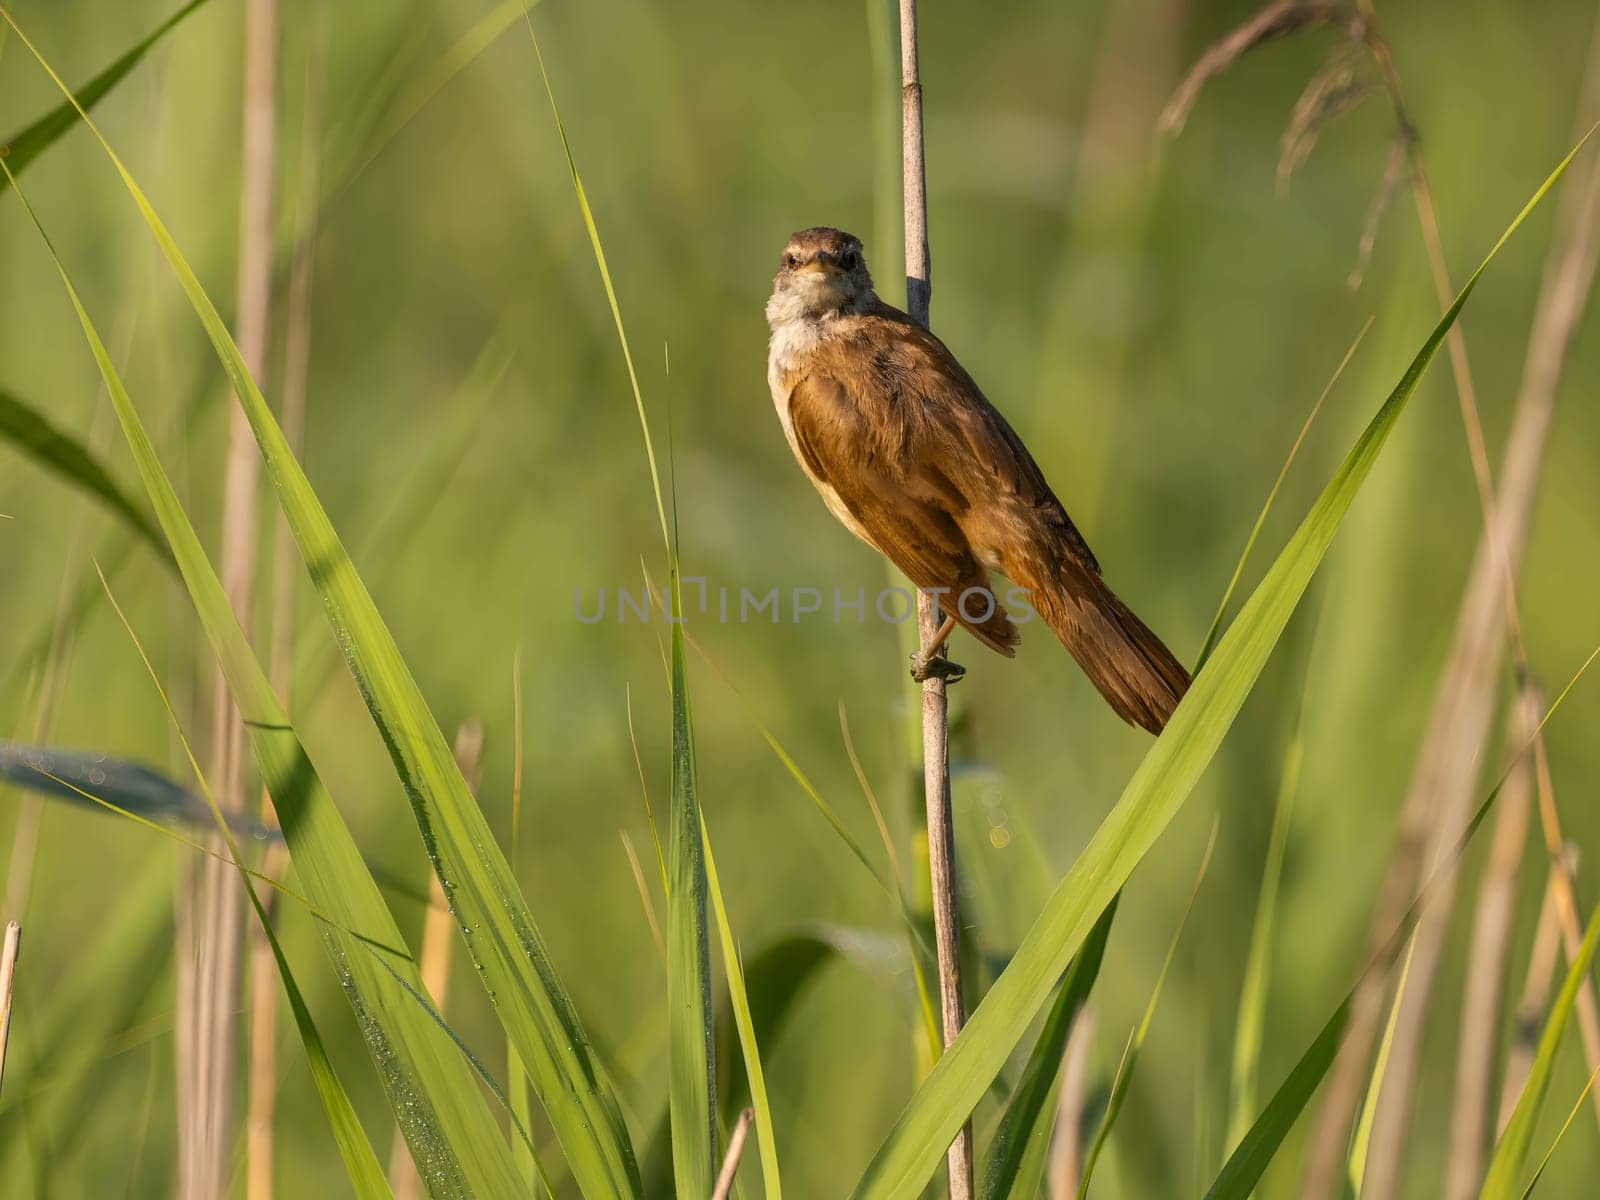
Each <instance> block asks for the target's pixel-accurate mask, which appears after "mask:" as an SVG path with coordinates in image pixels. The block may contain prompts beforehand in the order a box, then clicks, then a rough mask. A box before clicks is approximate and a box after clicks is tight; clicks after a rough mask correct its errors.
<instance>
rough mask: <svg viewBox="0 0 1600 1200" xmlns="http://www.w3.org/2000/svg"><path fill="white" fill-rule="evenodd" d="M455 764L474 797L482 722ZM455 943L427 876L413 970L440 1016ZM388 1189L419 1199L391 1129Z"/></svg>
mask: <svg viewBox="0 0 1600 1200" xmlns="http://www.w3.org/2000/svg"><path fill="white" fill-rule="evenodd" d="M455 754H456V765H457V766H459V767H460V768H461V774H462V777H463V778H464V779H466V781H467V786H468V787H469V788H471V789H472V794H473V795H474V796H476V795H477V794H478V782H479V778H480V775H481V771H480V764H481V762H482V760H483V723H482V722H481V721H476V720H473V721H463V722H462V723H461V724H460V725H459V726H458V727H457V728H456V744H455ZM455 940H456V921H455V917H453V916H452V915H451V913H450V905H449V903H448V902H447V901H446V900H445V895H444V888H443V887H442V886H441V885H440V883H439V877H438V875H436V874H434V873H432V872H429V874H428V911H427V912H426V913H425V914H424V915H423V918H422V950H421V952H420V953H419V954H418V955H417V969H418V971H419V972H420V974H421V975H422V986H423V987H425V988H427V990H428V995H429V997H431V998H432V1000H433V1006H434V1008H436V1009H437V1010H438V1011H439V1015H440V1016H441V1017H442V1016H444V1014H445V1009H446V1007H447V1005H448V1002H449V998H450V960H451V954H450V951H451V948H452V947H453V946H454V945H455ZM389 1187H390V1189H391V1190H392V1191H393V1192H394V1200H419V1197H421V1195H422V1178H421V1176H419V1175H418V1174H417V1168H416V1164H415V1163H413V1162H412V1161H411V1150H410V1148H409V1147H407V1145H406V1139H405V1135H404V1134H402V1133H401V1132H400V1128H399V1126H398V1125H396V1126H395V1131H394V1144H393V1146H392V1147H391V1148H390V1150H389Z"/></svg>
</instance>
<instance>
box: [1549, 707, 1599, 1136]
mask: <svg viewBox="0 0 1600 1200" xmlns="http://www.w3.org/2000/svg"><path fill="white" fill-rule="evenodd" d="M1533 763H1534V779H1535V780H1536V782H1537V784H1538V792H1539V823H1540V827H1541V828H1542V829H1543V831H1544V838H1545V849H1546V851H1547V852H1548V853H1549V856H1550V867H1551V876H1550V878H1551V882H1552V883H1553V884H1554V887H1555V905H1556V919H1557V923H1558V924H1559V926H1560V928H1561V946H1562V951H1563V953H1565V955H1566V958H1567V961H1568V962H1569V963H1571V962H1573V961H1574V960H1575V959H1576V958H1577V955H1578V947H1579V945H1580V944H1581V943H1582V941H1583V918H1582V916H1581V915H1580V914H1579V911H1578V897H1577V893H1576V889H1575V886H1574V884H1573V876H1574V873H1575V869H1574V868H1573V866H1572V865H1571V864H1572V854H1571V852H1570V851H1569V850H1568V848H1567V844H1566V841H1565V838H1564V837H1563V835H1562V832H1561V817H1560V814H1559V813H1558V812H1557V810H1556V797H1555V786H1554V784H1553V783H1552V782H1551V779H1550V760H1549V756H1548V755H1547V754H1546V752H1545V744H1544V738H1543V736H1542V735H1541V736H1539V737H1537V738H1536V739H1535V740H1534V744H1533ZM1576 1007H1577V1012H1578V1034H1579V1036H1580V1038H1581V1039H1582V1041H1583V1053H1584V1058H1585V1060H1586V1061H1587V1062H1588V1064H1589V1069H1590V1070H1591V1071H1593V1070H1595V1069H1597V1068H1600V1003H1597V1002H1596V998H1595V987H1594V979H1593V977H1592V976H1590V975H1587V974H1586V975H1585V976H1584V978H1583V982H1582V984H1580V985H1579V988H1578V996H1577V1000H1576ZM1591 1098H1592V1100H1593V1103H1594V1107H1595V1115H1596V1118H1597V1119H1600V1094H1592V1096H1591Z"/></svg>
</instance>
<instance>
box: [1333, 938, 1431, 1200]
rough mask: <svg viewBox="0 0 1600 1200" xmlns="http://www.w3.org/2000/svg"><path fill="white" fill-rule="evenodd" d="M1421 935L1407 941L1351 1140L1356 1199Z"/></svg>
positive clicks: (1350, 1185)
mask: <svg viewBox="0 0 1600 1200" xmlns="http://www.w3.org/2000/svg"><path fill="white" fill-rule="evenodd" d="M1416 949H1417V938H1416V935H1415V934H1413V935H1412V936H1411V940H1410V941H1409V942H1408V943H1406V957H1405V961H1404V962H1403V963H1402V964H1401V966H1400V978H1399V980H1398V981H1397V982H1396V983H1395V985H1394V999H1393V1000H1392V1001H1391V1002H1390V1004H1389V1019H1388V1020H1387V1021H1385V1022H1384V1025H1383V1037H1382V1038H1381V1039H1380V1040H1379V1042H1378V1053H1377V1054H1376V1055H1375V1056H1374V1057H1373V1061H1372V1075H1371V1077H1370V1078H1369V1079H1368V1080H1367V1095H1366V1099H1365V1100H1363V1101H1362V1104H1361V1116H1360V1117H1359V1118H1358V1119H1357V1121H1356V1129H1355V1136H1354V1137H1352V1138H1351V1139H1350V1157H1349V1161H1348V1163H1347V1164H1346V1169H1345V1181H1346V1185H1347V1191H1346V1195H1347V1196H1349V1197H1350V1198H1351V1200H1354V1198H1355V1197H1357V1196H1360V1195H1361V1184H1362V1181H1363V1180H1364V1179H1365V1178H1366V1174H1367V1148H1368V1147H1369V1146H1370V1145H1371V1144H1372V1122H1373V1120H1374V1119H1375V1118H1376V1117H1377V1115H1378V1096H1379V1095H1380V1094H1381V1093H1382V1092H1383V1077H1384V1074H1385V1072H1387V1070H1388V1068H1389V1051H1390V1049H1391V1047H1393V1045H1394V1027H1395V1023H1396V1022H1397V1021H1398V1019H1399V1017H1400V1004H1401V1001H1402V1000H1404V999H1405V994H1406V980H1407V979H1409V978H1410V977H1411V956H1412V955H1413V954H1415V953H1416Z"/></svg>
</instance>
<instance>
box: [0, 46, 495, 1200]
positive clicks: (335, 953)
mask: <svg viewBox="0 0 1600 1200" xmlns="http://www.w3.org/2000/svg"><path fill="white" fill-rule="evenodd" d="M5 19H6V20H7V21H8V22H9V20H10V18H9V17H6V18H5ZM13 28H15V26H14V25H13ZM18 34H19V37H20V36H21V34H20V31H18ZM23 40H24V41H26V39H25V38H24V39H23ZM0 165H3V164H0ZM13 189H15V181H14V180H13ZM18 197H19V199H21V198H22V196H21V193H20V192H18ZM23 203H24V204H26V200H25V199H24V200H23ZM29 213H30V215H32V210H31V209H29ZM35 223H36V224H37V220H36V221H35ZM39 232H40V236H41V237H44V240H45V244H46V246H47V247H48V248H49V250H50V253H51V255H52V257H55V248H54V246H51V245H50V242H49V239H48V237H46V236H45V234H44V230H43V228H42V227H40V230H39ZM56 266H57V270H58V271H59V272H60V274H61V281H62V283H63V285H64V286H65V288H66V291H67V296H68V298H69V299H70V300H71V302H72V307H73V310H74V312H75V313H76V314H77V317H78V321H79V323H80V325H81V326H82V327H83V332H84V337H85V338H86V340H87V341H88V343H89V348H90V351H91V353H92V354H93V355H94V359H95V362H96V365H97V366H98V367H99V369H100V373H101V376H102V377H103V378H104V380H105V383H106V388H107V391H108V392H109V393H110V396H111V401H112V406H113V407H114V408H115V410H116V413H117V419H118V421H119V422H120V423H121V425H122V430H123V433H124V435H125V436H126V438H127V440H128V444H129V447H130V448H131V449H132V451H133V458H134V462H135V464H136V465H137V467H138V469H139V475H140V477H141V479H143V481H144V484H145V489H146V491H147V492H148V493H149V495H150V499H151V502H152V505H153V507H154V508H155V512H156V517H157V519H158V520H159V521H160V522H161V527H162V529H163V530H164V531H165V533H166V536H167V541H168V543H169V544H170V545H171V546H172V549H173V554H174V556H175V558H176V559H177V562H178V567H179V570H180V571H181V572H182V575H183V579H184V583H185V585H186V586H187V587H188V589H189V594H190V597H191V599H192V600H193V602H194V605H195V610H196V612H197V613H198V614H199V616H200V619H201V623H202V624H203V625H204V626H205V630H206V634H207V637H208V638H209V639H210V641H211V644H212V648H213V650H214V651H215V652H216V655H217V658H218V660H219V662H220V664H221V666H222V669H223V673H224V675H225V677H226V678H227V681H228V686H229V689H230V690H231V691H232V693H233V696H234V700H235V702H236V703H237V704H238V706H239V709H240V711H241V712H242V713H243V714H244V717H245V728H246V730H247V731H248V734H249V737H250V744H251V749H252V751H253V752H254V755H255V759H256V765H257V767H258V769H259V770H260V772H261V777H262V779H263V781H264V782H265V784H266V786H267V790H268V792H269V793H270V794H271V796H272V801H273V806H274V808H275V809H276V811H277V814H278V819H279V822H280V824H281V826H282V829H283V834H284V840H285V841H286V842H287V844H288V846H289V853H290V856H291V858H292V860H293V862H294V865H295V870H296V872H297V874H298V876H299V878H300V882H301V886H302V888H303V889H304V891H305V894H306V896H307V897H308V898H309V900H310V901H311V903H312V904H314V905H315V906H316V907H317V909H318V910H319V911H320V912H321V913H322V914H324V917H325V919H324V920H322V921H319V922H318V931H319V933H320V934H321V937H322V941H323V945H324V948H325V949H326V950H327V952H328V955H329V957H330V958H331V959H332V961H333V965H334V969H335V971H336V972H337V974H338V976H339V979H340V982H341V983H342V984H343V985H344V989H345V994H346V997H347V998H348V1000H349V1002H350V1005H351V1007H352V1008H353V1009H354V1011H355V1014H356V1019H357V1022H358V1024H359V1025H360V1027H361V1031H362V1034H363V1036H364V1037H365V1039H366V1041H367V1046H368V1049H369V1050H370V1051H371V1053H372V1056H373V1059H374V1061H375V1062H376V1064H377V1066H378V1070H379V1075H380V1077H381V1079H382V1081H383V1084H384V1088H385V1090H386V1091H387V1093H388V1096H389V1102H390V1104H391V1106H392V1107H393V1109H394V1112H395V1115H396V1117H397V1119H398V1120H399V1122H400V1127H401V1129H402V1131H403V1132H404V1133H405V1136H406V1140H407V1143H408V1145H409V1146H410V1147H411V1152H412V1156H413V1157H414V1159H415V1160H416V1162H417V1165H418V1168H419V1170H420V1173H421V1175H422V1177H423V1178H424V1179H426V1180H427V1181H428V1184H429V1188H430V1190H431V1191H432V1192H433V1194H434V1195H435V1196H441V1197H443V1196H457V1195H471V1194H478V1195H485V1196H500V1195H510V1194H512V1189H514V1188H515V1186H516V1181H517V1176H516V1172H515V1168H514V1166H513V1164H512V1161H511V1157H510V1152H509V1150H508V1149H507V1147H506V1143H505V1140H504V1139H503V1138H502V1137H500V1136H499V1133H498V1130H497V1128H496V1122H495V1119H494V1115H493V1113H492V1112H491V1111H490V1110H489V1109H488V1107H487V1105H486V1104H485V1102H484V1100H483V1097H482V1094H481V1092H480V1091H479V1081H478V1079H477V1077H476V1076H475V1075H474V1074H473V1072H472V1071H471V1069H470V1068H469V1066H468V1063H467V1061H466V1059H465V1058H464V1057H463V1056H462V1052H461V1051H462V1047H460V1046H459V1045H458V1044H457V1043H456V1042H455V1040H454V1039H453V1037H452V1036H451V1035H450V1034H449V1032H448V1030H447V1029H446V1028H445V1026H444V1025H443V1023H442V1022H441V1021H439V1020H438V1019H437V1015H436V1014H433V1013H431V1012H430V1011H429V1010H428V1009H427V1008H426V1002H425V1001H423V1000H422V996H423V995H425V993H424V991H423V985H422V980H421V977H420V976H419V975H418V973H417V968H416V964H415V963H414V962H413V961H412V959H411V956H410V954H409V953H408V952H407V951H406V950H405V948H404V942H403V940H402V939H401V937H400V931H399V929H398V928H397V927H396V926H395V923H394V918H393V917H392V916H391V915H390V913H389V909H388V907H387V905H385V904H384V902H383V898H382V896H381V895H380V894H379V892H378V888H377V884H375V883H374V882H373V880H372V876H371V875H370V874H369V873H368V871H367V868H366V865H365V864H364V863H363V862H362V860H361V854H360V852H359V851H358V850H357V848H356V844H355V841H354V839H353V838H351V836H350V831H349V829H348V828H346V826H345V824H344V821H343V818H341V817H340V815H339V813H338V810H337V809H335V808H334V806H333V802H332V800H331V799H330V798H329V797H328V795H327V793H326V792H325V791H324V790H323V788H322V785H321V782H320V780H318V778H317V775H316V771H315V769H314V768H313V767H312V765H311V761H310V759H308V758H307V757H306V753H305V749H304V747H303V746H302V745H301V743H300V739H299V738H298V736H297V735H296V734H295V731H294V727H293V726H292V725H291V724H290V722H289V718H288V714H286V713H285V712H284V711H283V708H282V706H281V705H280V704H279V703H278V700H277V697H276V695H275V694H274V693H273V690H272V687H271V685H270V684H269V683H268V681H267V677H266V673H265V672H264V671H263V670H262V668H261V664H260V662H259V661H258V660H257V659H256V657H255V655H254V653H253V652H252V651H251V649H250V646H249V643H248V642H247V641H246V640H245V636H244V632H243V630H242V629H241V628H240V627H239V623H238V620H237V619H236V618H235V616H234V614H233V610H232V608H231V607H230V606H229V604H228V600H227V597H226V595H225V594H224V593H223V590H222V584H221V582H220V581H219V580H218V579H217V575H216V572H215V571H214V570H213V569H212V567H211V563H210V562H209V560H207V558H206V556H205V551H204V550H203V549H202V548H201V545H200V539H199V537H198V536H197V535H196V533H195V531H194V526H193V525H192V524H190V522H189V518H188V515H187V514H186V513H185V512H184V510H183V507H182V505H181V504H180V503H179V501H178V497H177V493H176V492H175V491H174V490H173V488H172V484H171V481H170V480H169V479H168V478H167V475H166V472H165V471H164V470H163V468H162V466H161V463H160V460H159V459H158V458H157V457H156V453H155V447H154V445H153V444H152V443H151V441H150V436H149V434H148V433H147V432H146V430H145V427H144V424H143V422H142V421H141V420H140V417H139V414H138V412H137V410H135V408H134V407H133V402H132V401H131V400H130V399H129V397H128V393H127V390H126V389H125V388H124V387H123V385H122V381H121V379H120V378H119V377H118V375H117V372H116V368H115V367H114V366H113V365H112V363H111V358H110V355H109V354H107V352H106V349H105V345H104V343H103V342H102V341H101V340H100V336H99V334H98V333H97V332H96V330H95V327H94V324H93V323H92V321H91V320H90V319H89V314H88V312H87V311H86V310H85V309H84V307H83V304H82V301H81V300H80V299H79V297H78V293H77V290H76V289H75V288H74V287H73V284H72V281H71V279H70V278H69V277H68V275H67V273H66V269H65V267H64V266H63V265H62V264H61V261H60V259H59V258H58V257H57V258H56Z"/></svg>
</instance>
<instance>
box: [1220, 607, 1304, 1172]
mask: <svg viewBox="0 0 1600 1200" xmlns="http://www.w3.org/2000/svg"><path fill="white" fill-rule="evenodd" d="M1318 624H1319V627H1320V614H1319V620H1318ZM1313 642H1315V636H1314V635H1313ZM1308 674H1309V670H1308ZM1306 686H1307V685H1306V683H1304V682H1302V684H1301V688H1300V702H1299V704H1298V705H1297V709H1296V712H1295V718H1294V732H1293V734H1292V735H1291V736H1290V739H1289V745H1288V746H1287V747H1286V748H1285V750H1284V753H1283V767H1282V770H1281V771H1280V772H1279V775H1278V795H1277V800H1276V802H1275V803H1274V805H1273V809H1272V829H1271V832H1269V833H1268V835H1267V857H1266V861H1265V863H1264V864H1263V865H1262V868H1261V890H1260V893H1259V896H1258V898H1257V900H1256V914H1255V920H1254V921H1253V922H1252V923H1251V926H1250V948H1249V950H1248V952H1247V953H1246V956H1245V967H1244V976H1243V978H1242V979H1241V981H1240V983H1239V1011H1238V1014H1237V1017H1236V1020H1235V1022H1234V1034H1233V1058H1232V1062H1231V1066H1230V1073H1229V1082H1228V1145H1227V1149H1228V1151H1229V1152H1230V1153H1231V1152H1232V1150H1233V1148H1234V1147H1235V1146H1237V1145H1238V1144H1239V1140H1240V1139H1241V1138H1243V1137H1244V1135H1245V1133H1246V1132H1247V1131H1248V1130H1249V1128H1250V1122H1251V1120H1252V1119H1253V1116H1254V1114H1255V1111H1256V1093H1257V1087H1258V1077H1259V1073H1260V1070H1261V1034H1262V1029H1263V1027H1264V1026H1265V1024H1266V1013H1267V980H1268V978H1269V976H1270V970H1269V963H1270V961H1271V958H1272V938H1273V930H1274V929H1275V927H1276V925H1277V912H1278V887H1279V885H1280V883H1281V882H1282V879H1283V859H1284V855H1285V854H1286V853H1287V852H1288V848H1289V826H1290V820H1291V818H1292V816H1293V812H1294V798H1295V794H1296V792H1297V791H1298V790H1299V787H1300V765H1301V762H1302V761H1303V759H1304V756H1305V693H1306Z"/></svg>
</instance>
